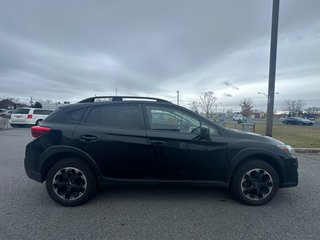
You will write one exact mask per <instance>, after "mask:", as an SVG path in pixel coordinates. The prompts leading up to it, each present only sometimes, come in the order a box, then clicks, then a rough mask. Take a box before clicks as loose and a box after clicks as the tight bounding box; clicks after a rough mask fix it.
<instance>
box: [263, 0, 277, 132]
mask: <svg viewBox="0 0 320 240" xmlns="http://www.w3.org/2000/svg"><path fill="white" fill-rule="evenodd" d="M279 1H280V0H273V4H272V23H271V43H270V64H269V88H268V107H267V124H266V135H267V136H269V137H272V125H273V108H274V88H275V81H276V62H277V42H278V22H279Z"/></svg>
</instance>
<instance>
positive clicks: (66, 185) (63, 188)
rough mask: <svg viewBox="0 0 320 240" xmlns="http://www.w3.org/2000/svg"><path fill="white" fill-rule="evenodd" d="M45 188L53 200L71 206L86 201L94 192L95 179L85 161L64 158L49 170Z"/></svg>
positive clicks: (95, 187)
mask: <svg viewBox="0 0 320 240" xmlns="http://www.w3.org/2000/svg"><path fill="white" fill-rule="evenodd" d="M46 188H47V191H48V194H49V196H50V197H51V198H52V199H53V200H54V201H56V202H57V203H59V204H61V205H64V206H69V207H72V206H77V205H80V204H83V203H85V202H87V201H88V200H89V199H90V198H91V197H92V196H93V195H94V194H95V192H96V189H97V180H96V176H95V174H94V172H93V171H92V169H91V167H90V166H89V165H88V164H87V163H86V162H84V161H83V160H81V159H77V158H65V159H62V160H60V161H59V162H58V163H56V164H55V165H54V166H53V167H51V169H50V170H49V172H48V174H47V178H46Z"/></svg>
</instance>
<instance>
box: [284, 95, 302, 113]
mask: <svg viewBox="0 0 320 240" xmlns="http://www.w3.org/2000/svg"><path fill="white" fill-rule="evenodd" d="M305 105H306V104H305V103H304V101H303V100H301V99H286V100H284V105H283V110H285V111H288V112H289V113H290V115H291V116H293V117H294V116H298V115H299V113H300V112H302V109H303V107H304V106H305Z"/></svg>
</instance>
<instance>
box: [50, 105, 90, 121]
mask: <svg viewBox="0 0 320 240" xmlns="http://www.w3.org/2000/svg"><path fill="white" fill-rule="evenodd" d="M86 110H87V108H81V109H75V110H72V109H68V108H67V109H61V108H58V109H56V110H55V111H54V112H53V113H52V114H50V115H49V116H48V117H47V118H46V119H45V120H44V122H45V123H71V124H72V123H79V122H80V121H81V119H82V117H83V115H84V113H85V112H86Z"/></svg>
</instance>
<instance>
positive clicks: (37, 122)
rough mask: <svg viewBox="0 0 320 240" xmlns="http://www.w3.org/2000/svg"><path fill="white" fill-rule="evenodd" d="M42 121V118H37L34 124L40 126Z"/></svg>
mask: <svg viewBox="0 0 320 240" xmlns="http://www.w3.org/2000/svg"><path fill="white" fill-rule="evenodd" d="M42 121H43V120H42V119H39V120H37V121H36V124H35V125H36V126H40V124H41V123H42Z"/></svg>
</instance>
